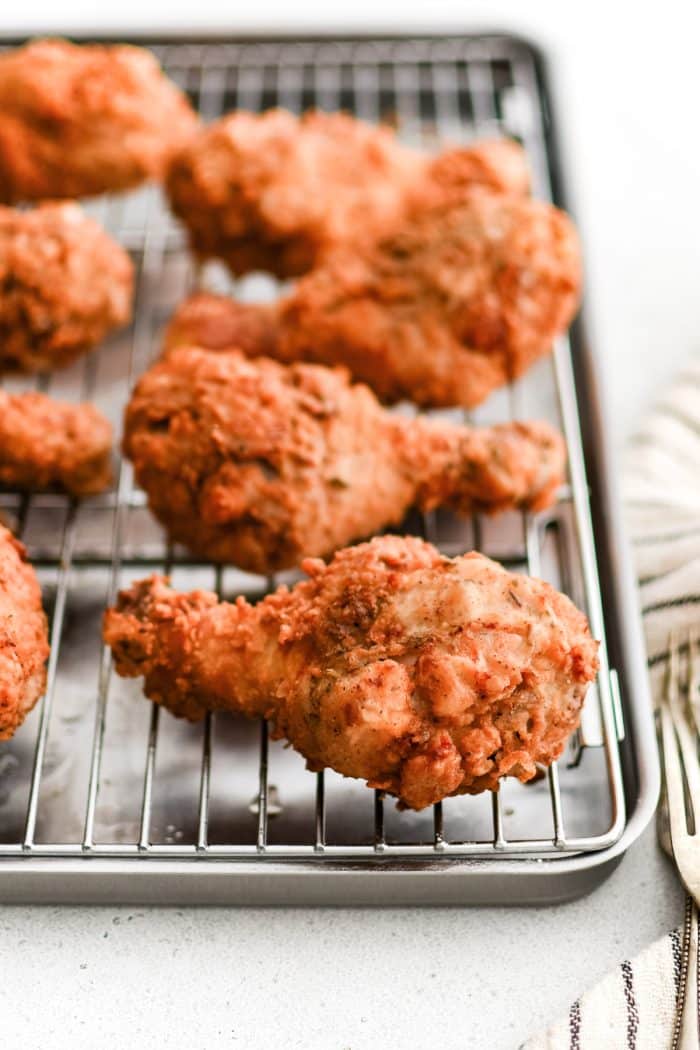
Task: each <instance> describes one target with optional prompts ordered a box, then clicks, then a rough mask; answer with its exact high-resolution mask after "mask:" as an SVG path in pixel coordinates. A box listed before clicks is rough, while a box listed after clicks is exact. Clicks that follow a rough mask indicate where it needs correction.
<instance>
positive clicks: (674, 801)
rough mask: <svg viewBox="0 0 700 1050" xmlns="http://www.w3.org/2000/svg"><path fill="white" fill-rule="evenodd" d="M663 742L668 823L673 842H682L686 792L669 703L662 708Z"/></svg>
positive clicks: (665, 703)
mask: <svg viewBox="0 0 700 1050" xmlns="http://www.w3.org/2000/svg"><path fill="white" fill-rule="evenodd" d="M661 740H662V743H663V753H664V779H665V783H666V795H667V797H668V822H669V826H670V829H671V841H672V844H673V843H678V842H680V840H681V838H682V837H685V836H687V834H688V825H687V821H686V814H685V792H684V790H683V769H682V766H681V756H680V751H679V747H678V738H677V737H676V733H675V730H674V727H673V720H672V718H671V711H670V708H669V705H668V702H666V701H664V703H663V705H662V707H661Z"/></svg>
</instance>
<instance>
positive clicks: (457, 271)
mask: <svg viewBox="0 0 700 1050" xmlns="http://www.w3.org/2000/svg"><path fill="white" fill-rule="evenodd" d="M580 281H581V275H580V259H579V248H578V240H577V236H576V232H575V230H574V227H573V225H572V223H571V221H570V220H569V219H568V217H567V216H566V215H564V213H563V212H561V211H559V210H558V209H556V208H554V207H552V206H551V205H549V204H546V203H543V202H541V201H533V200H529V199H527V198H517V197H514V196H506V195H504V194H497V193H493V192H491V191H488V190H480V189H475V190H471V191H469V193H468V194H467V195H466V197H465V196H463V197H462V199H461V200H460V201H458V202H455V201H447V202H446V201H443V202H442V203H440V204H439V205H434V204H432V203H429V204H424V205H421V206H420V207H417V208H416V209H415V210H414V211H413V212H412V213H411V215H410V217H409V219H407V220H406V222H405V223H404V224H403V225H402V226H401V227H400V229H399V230H398V231H397V232H395V233H394V234H392V235H390V236H388V237H386V238H385V239H383V240H380V241H378V242H376V243H374V244H368V245H365V246H363V247H357V246H356V247H355V248H354V249H352V250H350V249H339V250H338V251H335V252H333V253H331V254H329V255H328V256H327V257H326V259H325V262H324V264H323V265H322V266H320V267H319V268H318V269H316V270H314V271H313V272H312V273H310V274H308V275H307V276H306V277H304V278H302V279H301V280H300V281H299V283H298V284H297V286H296V287H295V288H294V289H293V290H292V292H291V293H290V294H289V295H288V296H287V297H286V298H284V299H282V300H280V301H279V302H278V303H277V304H276V305H273V306H270V305H261V306H256V305H251V304H241V303H236V302H234V301H232V300H230V299H227V298H224V297H222V296H213V295H207V294H202V293H200V294H199V295H197V296H195V297H194V298H192V299H189V300H187V301H185V303H184V304H183V305H182V306H181V307H180V308H179V310H178V311H177V312H176V314H175V316H174V318H173V320H172V321H171V324H170V327H169V329H168V331H167V333H166V349H168V348H169V347H172V346H177V345H182V344H183V343H190V344H192V343H194V344H196V345H199V346H209V347H212V348H214V349H222V348H226V347H227V346H233V347H236V348H239V349H242V350H244V351H245V352H246V353H248V354H252V355H254V354H256V353H261V354H267V355H271V356H273V357H276V358H278V359H279V360H281V361H285V362H292V361H314V362H317V363H319V364H327V365H336V364H342V365H345V366H346V367H347V368H348V369H349V370H350V372H351V373H352V375H353V377H354V378H355V379H359V380H362V381H363V382H365V383H368V384H369V386H371V387H372V389H373V390H374V391H375V393H376V394H377V395H378V396H379V397H380V398H381V399H382V400H383V401H387V402H392V401H400V400H403V399H408V400H411V401H414V402H415V403H416V404H419V405H423V406H426V407H429V406H447V405H462V406H464V407H467V408H471V407H473V406H475V405H477V404H479V403H480V402H481V401H483V400H484V399H485V398H486V397H487V396H488V394H489V393H490V392H491V391H492V390H494V389H495V388H497V387H499V386H502V385H503V384H504V383H507V382H508V381H510V380H512V379H514V378H517V377H518V376H520V375H521V374H522V373H523V372H525V371H526V369H527V368H528V367H529V366H530V365H531V364H532V363H533V362H534V361H536V360H537V359H538V358H539V357H541V356H543V355H544V354H546V353H548V352H549V351H550V349H551V346H552V343H553V340H554V339H555V337H556V336H557V335H559V334H560V333H561V332H563V331H564V330H565V329H566V327H567V326H568V324H569V323H570V321H571V319H572V317H573V316H574V313H575V312H576V307H577V304H578V297H579V288H580ZM256 340H257V345H256Z"/></svg>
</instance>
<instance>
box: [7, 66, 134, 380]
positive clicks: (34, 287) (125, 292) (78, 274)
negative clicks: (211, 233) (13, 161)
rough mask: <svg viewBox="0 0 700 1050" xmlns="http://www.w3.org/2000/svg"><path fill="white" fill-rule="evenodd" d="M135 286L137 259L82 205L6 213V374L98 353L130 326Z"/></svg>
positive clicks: (51, 205) (58, 364)
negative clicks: (108, 337) (111, 335)
mask: <svg viewBox="0 0 700 1050" xmlns="http://www.w3.org/2000/svg"><path fill="white" fill-rule="evenodd" d="M0 61H1V60H0ZM0 119H1V118H0ZM133 283H134V276H133V266H132V263H131V259H130V258H129V256H128V255H127V254H126V252H125V251H124V250H123V248H121V247H120V246H119V245H118V244H117V243H116V242H115V241H113V240H112V239H111V237H109V236H108V235H107V234H106V233H105V231H104V230H103V229H102V227H101V226H99V225H98V224H97V223H96V222H95V221H94V220H93V219H90V218H88V216H87V215H85V213H84V212H83V211H82V209H81V208H80V207H79V206H78V205H77V204H73V203H70V204H42V205H40V206H39V207H37V208H34V209H32V210H31V211H18V210H16V209H14V208H3V207H1V206H0V370H1V371H22V372H36V371H39V370H42V369H51V368H56V367H57V366H61V365H67V364H69V363H70V362H71V361H73V360H74V359H75V358H76V357H78V356H79V355H80V354H83V353H85V352H86V351H87V350H90V349H92V347H94V346H96V345H97V344H98V343H99V342H100V341H101V340H102V339H103V338H104V336H105V335H106V334H107V333H108V332H109V331H111V330H112V329H113V328H118V327H120V326H121V325H124V324H126V323H127V322H128V321H129V319H130V317H131V300H132V294H133Z"/></svg>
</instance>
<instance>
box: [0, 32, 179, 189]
mask: <svg viewBox="0 0 700 1050" xmlns="http://www.w3.org/2000/svg"><path fill="white" fill-rule="evenodd" d="M197 126H198V121H197V118H196V117H195V115H194V113H193V112H192V109H191V107H190V105H189V103H188V101H187V99H186V98H185V96H184V95H183V94H182V92H181V91H180V90H179V89H178V88H177V87H176V86H175V85H174V84H173V83H171V82H170V81H169V80H168V79H167V78H166V77H165V76H163V74H162V72H161V70H160V67H159V66H158V63H157V61H156V59H155V58H154V56H153V55H152V54H151V53H150V52H148V51H146V50H144V49H143V48H138V47H126V46H123V45H120V46H108V47H105V46H102V45H96V44H78V45H76V44H71V43H68V41H66V40H35V41H33V42H31V43H29V44H27V45H26V46H25V47H22V48H18V49H16V50H14V51H10V52H8V53H7V54H4V55H1V56H0V201H3V202H4V203H15V202H18V201H30V200H40V199H42V198H57V197H89V196H93V195H94V194H97V193H105V192H112V191H115V190H123V189H127V188H129V187H131V186H135V185H137V184H138V183H139V182H142V181H143V180H144V179H150V178H160V177H161V175H162V173H163V170H164V168H165V166H166V164H167V163H168V161H169V159H170V156H171V154H172V153H173V151H174V150H176V149H178V148H180V147H181V146H183V145H184V144H185V142H187V141H188V139H189V138H191V137H192V135H193V134H194V133H195V131H196V128H197Z"/></svg>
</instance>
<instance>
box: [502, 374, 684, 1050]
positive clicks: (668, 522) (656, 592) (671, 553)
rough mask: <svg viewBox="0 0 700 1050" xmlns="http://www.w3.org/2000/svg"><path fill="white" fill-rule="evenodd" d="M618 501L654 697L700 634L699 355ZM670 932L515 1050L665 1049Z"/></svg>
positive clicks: (667, 399)
mask: <svg viewBox="0 0 700 1050" xmlns="http://www.w3.org/2000/svg"><path fill="white" fill-rule="evenodd" d="M624 498H625V505H626V517H627V528H628V534H629V537H630V539H631V541H632V545H633V553H634V557H635V562H636V567H637V575H638V578H639V598H640V603H641V607H642V612H643V617H644V630H645V634H646V642H647V653H648V659H649V671H650V675H651V682H652V690H653V694H654V697H655V698H657V697H658V696H659V695H660V691H661V689H662V688H663V683H664V675H665V671H666V663H667V661H668V637H669V633H670V631H671V630H672V629H676V630H677V631H678V632H679V636H680V639H681V641H682V639H683V637H684V636H686V635H688V634H689V632H691V631H697V630H698V628H700V358H697V359H695V360H694V361H693V362H692V363H691V364H690V365H689V366H688V367H687V368H686V369H685V371H684V372H683V373H682V374H681V375H680V376H679V378H678V380H677V381H676V382H675V383H674V385H673V386H672V387H671V388H670V389H669V390H668V392H667V393H666V394H665V395H664V396H663V397H662V399H661V400H660V401H659V403H658V404H657V405H656V407H655V409H654V410H653V412H651V413H650V415H649V417H648V418H647V419H646V421H645V423H644V425H643V427H642V428H641V429H640V430H639V432H638V433H637V434H636V435H635V436H634V437H633V438H632V439H631V441H630V443H629V445H628V449H627V457H626V463H625V485H624ZM681 947H682V936H681V931H680V930H674V931H673V932H672V933H669V934H666V936H664V937H662V938H661V940H658V941H656V942H655V943H654V944H652V945H651V946H650V947H649V948H647V949H646V950H645V951H644V952H642V954H641V955H639V956H638V957H637V958H636V959H634V960H633V961H632V962H630V961H629V960H627V961H625V962H623V963H622V964H621V965H620V966H619V967H618V969H617V970H615V971H614V972H613V973H611V974H608V976H607V977H605V978H604V979H603V980H602V981H601V983H600V984H598V985H596V987H595V988H593V989H592V990H591V991H589V992H587V993H586V994H585V995H583V996H582V997H581V998H580V999H578V1000H577V1001H576V1002H575V1003H574V1004H573V1006H572V1007H571V1009H570V1010H569V1014H568V1017H565V1018H563V1019H562V1020H561V1021H559V1023H557V1024H555V1025H554V1026H553V1027H552V1028H550V1029H549V1030H548V1031H547V1032H545V1033H544V1034H541V1035H539V1036H535V1037H534V1038H532V1039H530V1040H529V1041H528V1042H526V1043H524V1044H523V1047H522V1050H618V1048H619V1050H629V1048H632V1050H668V1048H670V1047H671V1046H672V1040H673V1030H674V1023H675V1018H676V1002H677V995H678V990H679V986H680V978H681V954H682V953H681Z"/></svg>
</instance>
